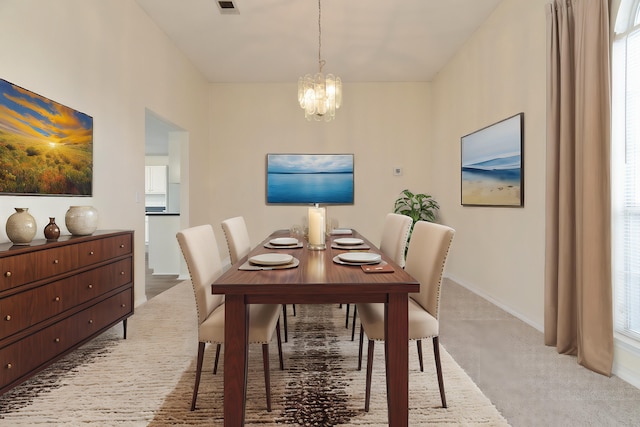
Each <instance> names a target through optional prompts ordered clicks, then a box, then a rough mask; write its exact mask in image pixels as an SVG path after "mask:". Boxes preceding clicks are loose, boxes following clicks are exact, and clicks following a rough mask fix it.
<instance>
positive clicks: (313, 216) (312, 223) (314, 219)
mask: <svg viewBox="0 0 640 427" xmlns="http://www.w3.org/2000/svg"><path fill="white" fill-rule="evenodd" d="M326 218H327V211H326V210H325V208H321V207H320V206H319V205H318V204H316V205H315V206H313V207H310V208H309V244H308V245H307V247H308V248H309V249H311V250H313V251H322V250H324V249H327V245H326V243H325V238H326V234H325V232H326V229H327V226H326V224H327V219H326Z"/></svg>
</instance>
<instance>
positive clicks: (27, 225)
mask: <svg viewBox="0 0 640 427" xmlns="http://www.w3.org/2000/svg"><path fill="white" fill-rule="evenodd" d="M14 209H15V210H16V212H15V213H14V214H11V216H9V218H8V219H7V225H6V232H7V237H8V238H9V240H11V242H13V244H14V245H28V244H29V243H31V241H32V240H33V238H34V237H35V235H36V231H37V225H36V220H35V218H33V217H32V216H31V214H30V213H29V208H14Z"/></svg>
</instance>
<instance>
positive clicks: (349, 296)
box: [211, 230, 420, 427]
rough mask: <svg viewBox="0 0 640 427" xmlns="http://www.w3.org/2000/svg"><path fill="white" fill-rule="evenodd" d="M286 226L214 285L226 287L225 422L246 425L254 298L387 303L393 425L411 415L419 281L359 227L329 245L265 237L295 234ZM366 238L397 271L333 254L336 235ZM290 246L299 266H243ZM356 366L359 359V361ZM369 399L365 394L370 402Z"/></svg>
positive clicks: (218, 290) (399, 426) (229, 426)
mask: <svg viewBox="0 0 640 427" xmlns="http://www.w3.org/2000/svg"><path fill="white" fill-rule="evenodd" d="M288 236H289V231H288V230H286V231H285V230H282V231H278V232H275V233H273V234H272V235H270V236H268V237H267V238H266V239H265V240H264V241H263V242H262V243H261V244H259V245H258V246H257V247H256V248H254V249H253V250H252V251H251V252H250V253H249V254H248V255H247V256H246V257H244V258H243V259H240V260H238V262H237V263H236V264H234V265H232V266H231V268H230V269H229V270H227V271H226V272H225V273H224V274H223V275H222V276H220V277H219V278H218V279H217V280H216V281H215V282H214V283H213V284H212V285H211V290H212V292H213V293H214V294H224V295H225V305H226V308H225V344H224V425H225V426H226V427H236V426H243V425H244V412H245V402H246V388H247V359H248V353H247V338H248V324H249V322H248V319H249V304H330V303H358V302H359V303H365V302H379V303H385V307H386V309H385V337H386V339H385V355H386V357H385V360H386V377H387V405H388V414H389V425H390V426H392V427H405V426H407V425H408V423H409V372H408V371H409V355H408V297H409V296H408V294H409V293H412V292H418V291H419V290H420V284H419V282H417V281H416V280H415V279H414V278H413V277H411V276H410V275H409V274H407V273H406V272H405V271H404V270H403V269H402V268H401V267H400V266H398V265H397V264H395V263H394V262H393V261H392V260H391V259H389V258H388V257H386V256H385V255H384V254H382V253H381V252H380V251H379V250H378V249H377V248H376V246H375V245H373V244H372V243H371V242H370V241H368V240H367V239H366V238H365V237H363V236H362V235H360V234H359V233H358V232H356V231H355V230H354V231H353V234H352V235H349V236H344V235H337V236H327V243H326V246H327V248H326V249H325V250H310V249H308V248H307V247H306V242H304V243H305V244H304V245H303V247H301V248H289V249H271V248H267V247H265V246H264V245H265V244H267V245H268V242H270V241H271V239H273V238H276V237H288ZM341 237H342V238H344V237H353V238H360V239H362V240H363V241H364V244H365V245H368V246H369V247H370V249H368V252H375V253H380V254H381V256H382V261H383V263H384V262H386V263H388V264H390V265H391V266H392V267H393V270H394V271H393V272H390V273H389V272H387V273H366V272H365V271H363V269H362V268H361V267H360V266H358V265H343V264H338V263H336V262H334V260H333V258H334V257H335V256H336V255H338V254H340V253H343V252H345V250H340V249H334V248H332V243H333V241H334V240H335V239H336V238H341ZM274 252H275V253H286V254H291V255H292V256H294V257H295V258H297V259H298V260H299V261H300V263H299V265H298V266H297V267H295V268H290V269H273V270H258V271H245V270H240V269H239V267H241V266H242V265H243V264H245V262H246V261H247V259H248V258H250V257H252V256H255V255H258V254H263V253H274ZM354 369H355V367H354ZM363 403H364V402H363Z"/></svg>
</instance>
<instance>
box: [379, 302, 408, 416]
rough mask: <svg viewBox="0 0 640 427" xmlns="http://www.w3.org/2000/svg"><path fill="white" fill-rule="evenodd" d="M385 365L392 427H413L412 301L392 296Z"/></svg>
mask: <svg viewBox="0 0 640 427" xmlns="http://www.w3.org/2000/svg"><path fill="white" fill-rule="evenodd" d="M384 318H385V322H384V323H385V340H384V342H385V363H386V368H387V369H386V371H387V406H388V409H389V426H390V427H407V426H408V425H409V300H408V295H407V294H395V293H394V294H389V298H388V303H387V304H386V306H385V316H384Z"/></svg>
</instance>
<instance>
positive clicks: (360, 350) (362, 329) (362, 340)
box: [358, 324, 364, 371]
mask: <svg viewBox="0 0 640 427" xmlns="http://www.w3.org/2000/svg"><path fill="white" fill-rule="evenodd" d="M363 343H364V327H363V326H362V324H360V346H359V347H358V371H360V370H362V344H363Z"/></svg>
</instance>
